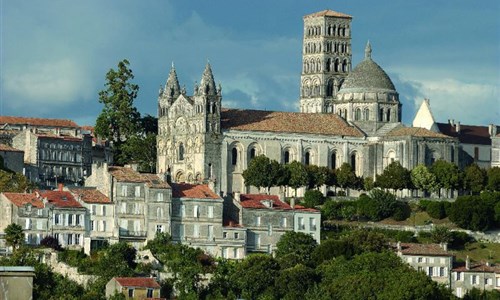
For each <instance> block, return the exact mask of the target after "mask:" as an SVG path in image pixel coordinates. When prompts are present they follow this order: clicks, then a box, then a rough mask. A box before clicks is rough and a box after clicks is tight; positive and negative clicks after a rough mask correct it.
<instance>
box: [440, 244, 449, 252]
mask: <svg viewBox="0 0 500 300" xmlns="http://www.w3.org/2000/svg"><path fill="white" fill-rule="evenodd" d="M440 246H441V248H442V249H443V250H444V251H448V243H441V244H440Z"/></svg>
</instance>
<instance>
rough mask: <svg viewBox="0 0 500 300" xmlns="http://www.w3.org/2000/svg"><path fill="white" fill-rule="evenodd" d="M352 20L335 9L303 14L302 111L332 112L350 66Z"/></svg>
mask: <svg viewBox="0 0 500 300" xmlns="http://www.w3.org/2000/svg"><path fill="white" fill-rule="evenodd" d="M351 20H352V17H351V16H349V15H346V14H343V13H339V12H335V11H332V10H324V11H320V12H317V13H313V14H310V15H306V16H304V37H303V45H302V74H301V77H300V111H301V112H306V113H333V109H332V108H333V105H331V103H332V101H333V100H334V99H335V95H336V93H337V91H338V90H339V88H340V85H341V84H342V82H343V81H344V79H345V77H346V76H347V75H348V74H349V71H350V70H351V61H352V53H351Z"/></svg>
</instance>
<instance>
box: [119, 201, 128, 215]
mask: <svg viewBox="0 0 500 300" xmlns="http://www.w3.org/2000/svg"><path fill="white" fill-rule="evenodd" d="M120 211H121V213H122V214H126V213H127V203H125V202H122V203H121V207H120Z"/></svg>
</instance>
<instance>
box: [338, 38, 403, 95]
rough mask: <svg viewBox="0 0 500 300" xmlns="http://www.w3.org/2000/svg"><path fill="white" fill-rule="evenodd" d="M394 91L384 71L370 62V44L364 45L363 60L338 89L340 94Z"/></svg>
mask: <svg viewBox="0 0 500 300" xmlns="http://www.w3.org/2000/svg"><path fill="white" fill-rule="evenodd" d="M371 91H373V92H377V91H381V92H382V91H396V88H395V87H394V84H393V83H392V81H391V79H390V78H389V76H388V75H387V73H385V71H384V70H383V69H382V68H381V67H380V66H379V65H378V64H377V63H376V62H374V61H373V60H372V58H371V46H370V43H369V42H368V44H367V45H366V49H365V59H364V60H363V61H362V62H361V63H359V64H358V65H357V66H356V67H355V68H354V69H353V70H352V72H351V73H350V74H349V75H348V76H347V78H346V79H345V81H344V83H343V84H342V86H341V88H340V91H339V92H340V93H342V92H371Z"/></svg>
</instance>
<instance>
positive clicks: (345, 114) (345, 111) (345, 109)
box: [344, 108, 347, 119]
mask: <svg viewBox="0 0 500 300" xmlns="http://www.w3.org/2000/svg"><path fill="white" fill-rule="evenodd" d="M344 118H345V119H347V108H344Z"/></svg>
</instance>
